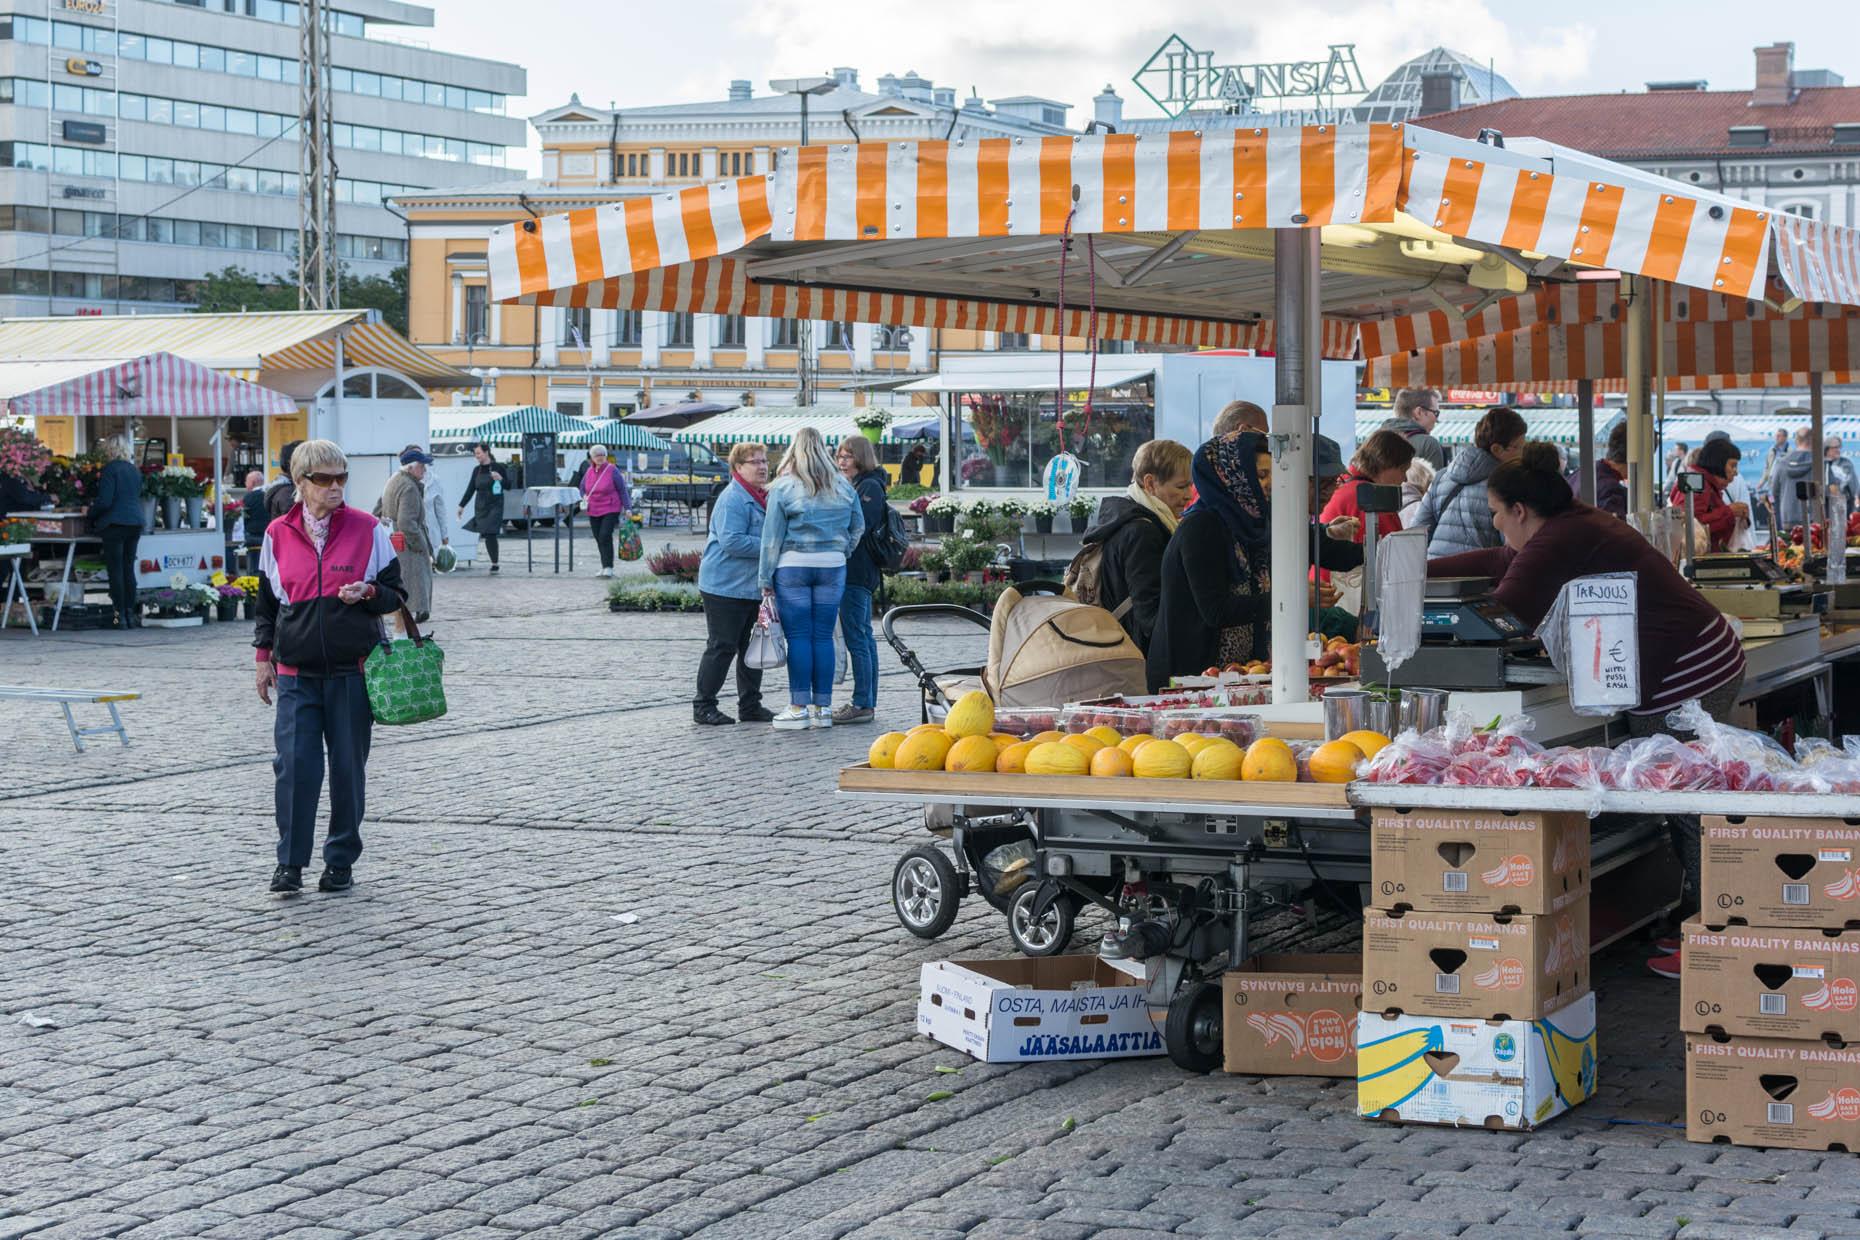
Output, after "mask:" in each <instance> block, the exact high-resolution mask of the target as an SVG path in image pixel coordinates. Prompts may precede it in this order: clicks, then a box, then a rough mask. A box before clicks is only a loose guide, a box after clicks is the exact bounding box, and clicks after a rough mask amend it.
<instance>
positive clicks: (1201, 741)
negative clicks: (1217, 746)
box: [1175, 732, 1214, 758]
mask: <svg viewBox="0 0 1860 1240" xmlns="http://www.w3.org/2000/svg"><path fill="white" fill-rule="evenodd" d="M1175 743H1176V744H1178V745H1180V746H1181V747H1182V748H1184V749H1186V750H1188V756H1189V757H1191V758H1192V757H1194V756H1195V755H1196V754H1198V753H1200V752H1201V751H1202V750H1203V749H1204V748H1206V747H1207V746H1209V745H1212V744H1213V743H1214V742H1213V741H1212V740H1211V739H1209V738H1208V737H1205V736H1198V735H1196V734H1195V733H1193V732H1184V733H1183V734H1182V735H1180V736H1178V737H1176V738H1175Z"/></svg>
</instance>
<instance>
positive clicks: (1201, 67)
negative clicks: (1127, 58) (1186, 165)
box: [1131, 34, 1369, 116]
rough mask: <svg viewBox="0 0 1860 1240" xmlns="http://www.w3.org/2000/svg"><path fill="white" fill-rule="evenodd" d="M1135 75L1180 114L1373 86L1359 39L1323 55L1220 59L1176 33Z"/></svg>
mask: <svg viewBox="0 0 1860 1240" xmlns="http://www.w3.org/2000/svg"><path fill="white" fill-rule="evenodd" d="M1131 81H1133V82H1135V83H1136V85H1137V89H1138V90H1140V91H1142V92H1143V93H1144V94H1146V95H1148V96H1149V97H1150V99H1151V101H1152V102H1154V103H1155V104H1156V106H1157V107H1159V108H1161V109H1162V110H1163V111H1164V112H1166V113H1168V114H1169V115H1170V116H1180V115H1181V114H1182V113H1184V112H1186V111H1188V110H1189V109H1190V108H1192V107H1194V106H1195V105H1196V104H1198V103H1220V104H1222V105H1224V106H1226V107H1227V108H1228V109H1230V110H1232V111H1236V112H1250V111H1253V110H1254V108H1255V107H1256V105H1257V104H1258V102H1259V101H1260V100H1262V99H1309V100H1311V101H1312V103H1313V104H1314V105H1317V106H1318V107H1320V108H1321V107H1323V106H1325V105H1327V104H1329V103H1330V102H1331V101H1332V100H1333V99H1334V98H1335V97H1336V96H1338V95H1360V94H1362V93H1363V92H1365V91H1366V90H1368V89H1369V87H1368V85H1367V84H1366V83H1365V82H1364V81H1363V72H1362V70H1361V69H1358V68H1357V67H1356V45H1355V44H1354V43H1333V44H1331V45H1330V54H1329V55H1328V56H1326V57H1325V58H1324V59H1322V60H1282V61H1262V62H1259V63H1255V64H1232V65H1217V64H1215V63H1214V53H1213V52H1198V51H1196V50H1195V49H1194V48H1192V47H1190V46H1189V45H1188V44H1187V42H1185V41H1184V40H1183V38H1182V36H1180V35H1173V34H1172V35H1170V36H1169V37H1168V39H1166V40H1165V41H1164V42H1163V45H1162V46H1161V47H1159V48H1157V49H1156V51H1155V54H1154V55H1152V56H1151V57H1150V58H1149V60H1148V61H1147V62H1145V63H1144V66H1143V67H1142V68H1141V69H1139V70H1137V72H1136V74H1135V75H1134V76H1133V77H1132V78H1131Z"/></svg>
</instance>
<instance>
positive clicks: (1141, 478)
mask: <svg viewBox="0 0 1860 1240" xmlns="http://www.w3.org/2000/svg"><path fill="white" fill-rule="evenodd" d="M1193 455H1194V454H1193V453H1191V452H1189V450H1188V449H1187V448H1185V447H1183V446H1182V445H1181V444H1179V443H1176V442H1175V441H1174V440H1172V439H1152V440H1150V441H1149V442H1148V443H1146V444H1143V445H1142V446H1141V447H1139V448H1138V449H1137V452H1136V455H1135V456H1134V457H1132V458H1131V461H1130V475H1131V478H1132V482H1131V484H1130V486H1129V487H1128V488H1127V489H1126V490H1125V492H1124V494H1122V495H1113V496H1111V497H1109V498H1108V499H1106V500H1105V501H1104V503H1103V504H1101V505H1099V508H1098V524H1096V525H1094V526H1093V527H1092V528H1091V529H1089V530H1086V531H1085V539H1084V542H1085V545H1086V546H1088V547H1089V546H1091V545H1093V544H1094V543H1101V544H1103V548H1104V550H1103V552H1102V555H1101V557H1100V559H1099V570H1098V600H1097V601H1098V605H1099V606H1100V607H1103V608H1104V609H1105V610H1106V611H1109V612H1110V613H1111V614H1112V615H1114V616H1116V617H1117V620H1118V623H1119V624H1122V625H1123V626H1124V631H1125V632H1126V633H1128V634H1130V640H1131V641H1133V642H1135V643H1136V644H1137V649H1139V650H1142V651H1145V652H1148V650H1149V648H1150V635H1151V634H1152V633H1154V632H1155V631H1156V612H1157V606H1158V604H1159V603H1160V602H1161V601H1162V561H1163V551H1164V549H1165V548H1167V547H1168V545H1169V537H1170V535H1172V534H1174V533H1175V529H1176V526H1177V525H1178V524H1180V523H1181V520H1182V510H1183V509H1184V508H1186V507H1187V506H1188V501H1189V499H1190V498H1191V497H1192V496H1193V495H1194V488H1193V486H1192V485H1191V483H1190V475H1189V471H1190V470H1191V469H1192V468H1193Z"/></svg>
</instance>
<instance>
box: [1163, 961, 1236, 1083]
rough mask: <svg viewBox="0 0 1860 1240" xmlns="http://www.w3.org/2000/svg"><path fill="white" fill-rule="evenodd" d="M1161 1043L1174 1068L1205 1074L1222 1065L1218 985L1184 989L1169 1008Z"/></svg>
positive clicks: (1211, 983)
mask: <svg viewBox="0 0 1860 1240" xmlns="http://www.w3.org/2000/svg"><path fill="white" fill-rule="evenodd" d="M1163 1044H1164V1046H1165V1047H1166V1048H1167V1049H1168V1051H1169V1058H1170V1059H1172V1060H1174V1061H1175V1066H1176V1067H1178V1068H1181V1069H1183V1070H1184V1071H1186V1072H1198V1073H1201V1074H1203V1075H1206V1074H1207V1073H1209V1072H1212V1071H1214V1070H1215V1069H1216V1068H1218V1067H1220V1066H1221V1063H1222V1042H1221V987H1220V983H1218V982H1194V983H1191V984H1189V985H1187V986H1184V987H1183V988H1182V990H1181V991H1180V992H1179V993H1178V994H1177V995H1176V997H1175V1001H1174V1002H1173V1003H1171V1004H1170V1005H1169V1019H1168V1020H1167V1021H1166V1022H1165V1023H1164V1025H1163Z"/></svg>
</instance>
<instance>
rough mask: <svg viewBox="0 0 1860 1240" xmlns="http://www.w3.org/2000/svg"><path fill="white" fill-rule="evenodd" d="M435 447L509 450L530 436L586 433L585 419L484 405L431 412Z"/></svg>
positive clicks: (531, 408)
mask: <svg viewBox="0 0 1860 1240" xmlns="http://www.w3.org/2000/svg"><path fill="white" fill-rule="evenodd" d="M429 424H430V426H431V429H432V439H433V442H434V443H435V444H442V443H457V442H458V441H460V440H464V441H466V442H476V441H477V440H483V441H485V442H486V443H489V444H491V445H493V446H495V447H511V446H515V445H516V444H518V443H520V442H521V441H522V439H523V436H524V435H526V434H530V433H533V432H534V433H547V432H554V433H555V434H557V435H560V436H563V437H564V439H566V437H567V436H569V435H573V434H580V433H584V432H586V431H587V430H588V429H589V428H590V427H591V426H592V425H593V423H591V422H590V421H589V420H588V419H587V418H577V417H572V416H570V415H569V414H566V413H557V412H556V411H555V410H553V409H544V408H543V407H542V406H540V405H484V406H480V407H478V408H475V409H469V408H453V409H435V410H434V411H433V413H432V417H431V420H430V423H429Z"/></svg>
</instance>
